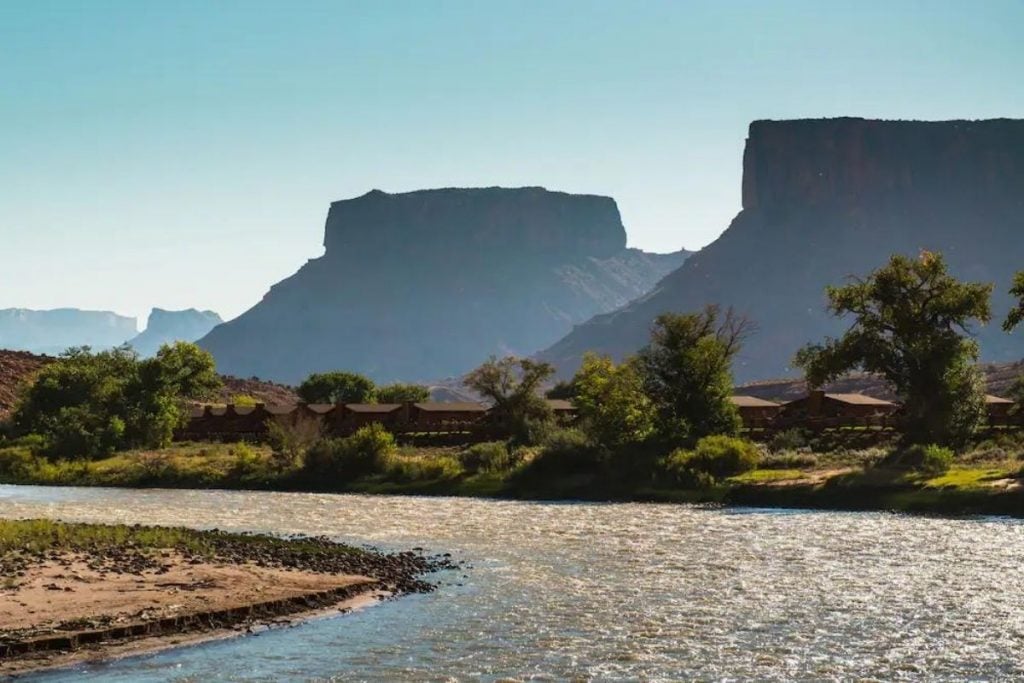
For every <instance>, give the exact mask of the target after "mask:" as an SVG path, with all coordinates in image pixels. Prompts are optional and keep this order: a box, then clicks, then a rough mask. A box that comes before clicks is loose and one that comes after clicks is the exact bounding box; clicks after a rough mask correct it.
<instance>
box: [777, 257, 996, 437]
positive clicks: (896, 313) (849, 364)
mask: <svg viewBox="0 0 1024 683" xmlns="http://www.w3.org/2000/svg"><path fill="white" fill-rule="evenodd" d="M827 292H828V298H829V310H830V311H831V312H832V313H833V314H834V315H836V316H845V315H852V316H853V325H852V326H851V327H850V329H849V330H847V332H846V333H845V334H844V335H843V336H842V337H841V338H839V339H828V340H827V341H826V342H825V343H824V344H823V345H822V344H818V345H809V346H806V347H804V348H803V349H801V350H800V351H799V352H798V353H797V357H796V360H795V362H796V364H797V365H798V366H800V367H802V368H803V369H804V371H805V372H806V374H807V380H808V382H809V383H810V384H811V385H813V386H820V385H821V384H824V383H826V382H828V381H831V380H833V379H835V378H837V377H839V376H841V375H843V374H845V373H847V372H849V371H851V370H855V369H862V370H865V371H868V372H873V373H878V374H881V375H883V376H884V377H885V378H886V379H887V380H889V382H891V383H892V384H893V386H894V387H895V388H896V390H897V392H898V393H899V394H900V397H901V398H902V400H903V410H904V412H903V416H902V417H903V423H904V435H905V437H906V439H907V441H908V442H910V443H931V442H935V443H944V444H948V443H962V442H964V441H966V440H967V439H968V438H969V437H970V435H971V434H972V433H973V432H974V430H975V429H976V428H977V426H978V425H979V424H980V422H981V421H982V420H983V419H984V416H985V406H984V396H983V392H982V378H981V375H980V373H979V372H978V370H977V369H976V367H975V365H974V364H975V362H976V361H977V358H978V347H977V344H976V343H975V342H974V341H973V340H971V339H968V338H967V335H968V334H969V332H970V325H971V322H972V321H975V320H977V321H980V322H983V323H984V322H988V320H989V317H990V306H989V298H990V295H991V292H992V286H991V285H986V284H980V283H964V282H960V281H959V280H957V279H956V278H954V277H953V276H952V275H950V274H949V273H948V272H947V269H946V263H945V261H944V260H943V258H942V256H941V255H939V254H932V253H929V252H924V253H922V254H921V257H920V258H919V259H916V260H915V259H910V258H907V257H905V256H900V255H895V256H893V257H892V258H891V259H890V260H889V263H888V264H887V265H886V266H884V267H883V268H880V269H878V270H876V271H875V272H873V273H871V275H869V276H868V278H867V279H865V280H857V281H856V282H854V283H852V284H849V285H846V286H844V287H829V288H828V290H827Z"/></svg>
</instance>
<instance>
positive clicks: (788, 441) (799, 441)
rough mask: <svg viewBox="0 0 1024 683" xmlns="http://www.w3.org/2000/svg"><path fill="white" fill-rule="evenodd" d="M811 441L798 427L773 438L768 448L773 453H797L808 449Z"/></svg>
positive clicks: (779, 433) (777, 434)
mask: <svg viewBox="0 0 1024 683" xmlns="http://www.w3.org/2000/svg"><path fill="white" fill-rule="evenodd" d="M808 441H809V439H808V438H807V433H806V432H805V431H804V430H803V429H800V428H798V427H793V428H791V429H786V430H783V431H781V432H778V433H776V434H775V435H774V436H772V438H771V441H769V442H768V448H769V449H770V450H772V451H775V452H778V451H795V450H798V449H800V448H806V447H807V445H808Z"/></svg>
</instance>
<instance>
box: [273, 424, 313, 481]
mask: <svg viewBox="0 0 1024 683" xmlns="http://www.w3.org/2000/svg"><path fill="white" fill-rule="evenodd" d="M323 436H324V424H323V422H321V421H320V420H318V419H317V418H315V417H311V416H306V415H302V414H301V413H300V414H298V415H297V416H296V417H294V418H292V417H291V416H288V415H278V416H276V417H275V419H273V420H271V421H270V422H268V423H267V443H269V444H270V447H271V449H273V461H274V466H275V467H276V468H277V469H278V470H280V471H284V470H289V469H291V468H292V467H295V466H296V465H298V464H299V463H300V461H301V460H302V457H303V455H305V453H306V451H307V450H309V449H310V448H311V447H312V446H313V444H315V443H317V442H318V441H320V440H321V439H323Z"/></svg>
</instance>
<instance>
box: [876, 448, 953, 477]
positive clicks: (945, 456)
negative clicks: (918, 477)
mask: <svg viewBox="0 0 1024 683" xmlns="http://www.w3.org/2000/svg"><path fill="white" fill-rule="evenodd" d="M881 464H882V465H883V466H886V467H892V468H895V469H901V470H910V471H913V472H920V473H921V474H928V475H931V476H938V475H940V474H945V473H946V472H947V471H949V468H950V466H952V464H953V451H951V450H950V449H948V448H945V447H943V446H937V445H935V444H929V445H927V446H925V445H922V444H915V445H913V446H909V447H907V448H904V449H901V450H896V451H893V452H892V454H890V456H889V457H888V458H886V459H885V460H883V461H882V463H881Z"/></svg>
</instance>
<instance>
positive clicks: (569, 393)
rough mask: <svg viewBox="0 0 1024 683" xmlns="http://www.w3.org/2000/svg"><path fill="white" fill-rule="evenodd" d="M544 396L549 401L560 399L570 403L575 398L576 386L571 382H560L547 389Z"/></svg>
mask: <svg viewBox="0 0 1024 683" xmlns="http://www.w3.org/2000/svg"><path fill="white" fill-rule="evenodd" d="M544 395H545V396H546V397H547V398H550V399H562V400H565V401H571V400H572V399H574V398H576V385H575V384H574V383H573V382H572V381H568V382H567V381H566V380H564V379H563V380H561V381H558V382H555V386H553V387H551V388H550V389H548V390H547V391H546V392H545V393H544Z"/></svg>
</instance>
